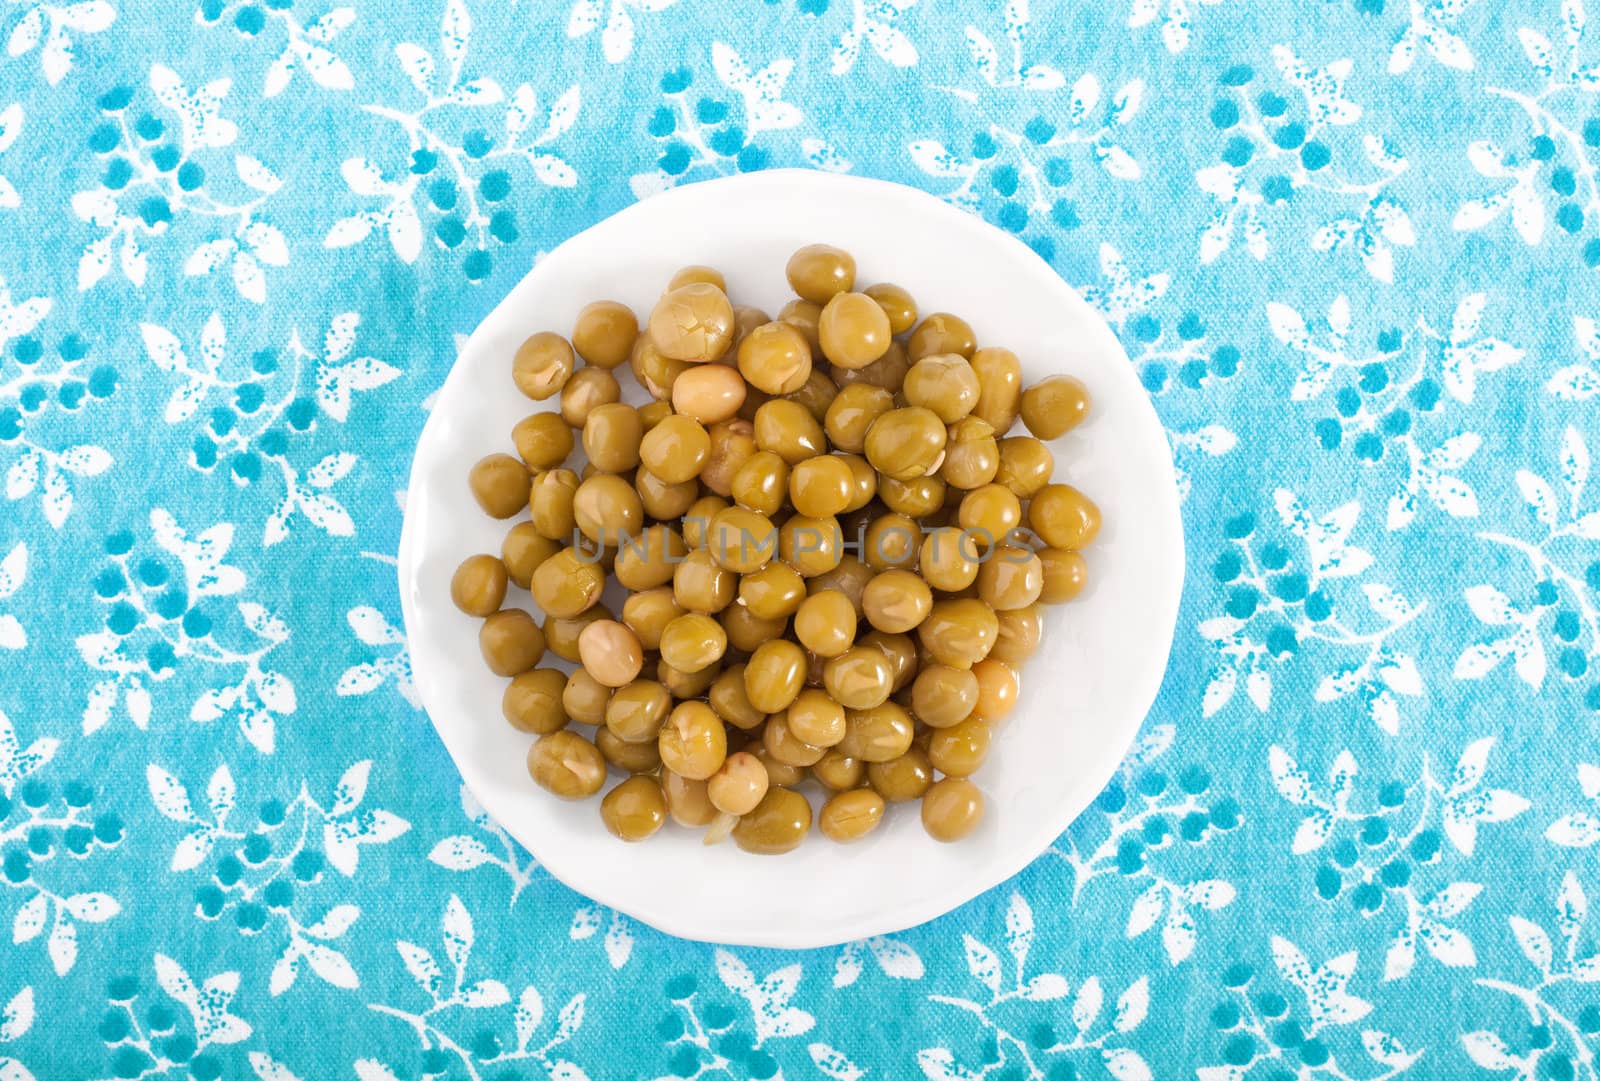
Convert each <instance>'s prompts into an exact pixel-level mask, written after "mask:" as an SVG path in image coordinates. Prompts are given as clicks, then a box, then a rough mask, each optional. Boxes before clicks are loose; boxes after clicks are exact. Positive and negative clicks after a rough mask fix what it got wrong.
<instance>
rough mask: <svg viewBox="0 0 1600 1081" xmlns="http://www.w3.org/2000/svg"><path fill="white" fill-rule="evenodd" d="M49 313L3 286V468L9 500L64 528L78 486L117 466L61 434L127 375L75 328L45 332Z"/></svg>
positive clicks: (44, 303)
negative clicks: (35, 507)
mask: <svg viewBox="0 0 1600 1081" xmlns="http://www.w3.org/2000/svg"><path fill="white" fill-rule="evenodd" d="M50 308H51V302H50V301H49V300H48V299H47V298H44V297H31V298H25V299H20V300H17V301H15V302H13V301H12V298H11V294H10V292H9V291H8V290H7V289H6V286H5V282H4V281H3V280H0V467H4V475H5V478H6V487H5V494H6V497H7V499H8V500H11V501H17V500H23V499H27V498H29V497H30V496H37V498H38V500H39V509H40V510H41V511H42V512H43V514H44V517H45V520H46V521H47V522H49V523H50V525H51V526H53V527H55V528H58V529H59V528H60V527H61V526H62V525H63V524H65V522H66V520H67V518H68V516H69V515H70V514H71V513H72V509H73V507H74V504H75V502H76V500H75V495H74V488H75V486H76V484H78V483H79V482H81V481H83V480H86V479H88V478H91V477H97V476H99V475H100V474H102V473H104V472H105V471H106V470H107V469H109V468H110V467H111V465H112V464H113V463H112V457H111V455H110V454H109V453H108V452H107V451H106V450H105V449H104V448H102V447H100V446H98V445H96V444H94V443H88V442H85V443H75V442H71V441H70V440H71V436H70V435H65V434H63V432H64V430H69V429H70V426H71V425H72V424H75V423H77V422H78V418H80V417H81V418H82V421H83V422H85V423H87V422H88V421H89V420H90V419H91V414H92V413H93V411H94V410H95V407H96V406H97V405H98V403H100V402H102V401H104V400H106V399H108V398H110V397H112V395H114V394H115V393H116V391H117V385H118V383H119V382H120V379H121V376H120V374H119V372H118V369H117V368H115V367H113V366H112V365H110V364H109V363H107V362H105V361H104V360H102V359H99V358H98V357H96V356H94V355H91V354H92V353H93V350H92V349H91V345H90V340H89V339H88V338H87V337H85V336H84V335H83V334H82V333H80V332H78V331H77V330H65V329H64V328H63V331H64V332H62V333H59V334H52V333H49V332H48V331H45V330H41V327H42V325H43V323H44V320H45V319H46V318H47V316H48V315H49V312H50ZM0 642H3V639H0Z"/></svg>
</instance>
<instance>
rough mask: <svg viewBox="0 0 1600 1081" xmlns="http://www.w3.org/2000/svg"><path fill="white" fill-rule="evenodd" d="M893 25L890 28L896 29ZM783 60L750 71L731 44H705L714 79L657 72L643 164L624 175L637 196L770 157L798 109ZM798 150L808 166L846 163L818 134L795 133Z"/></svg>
mask: <svg viewBox="0 0 1600 1081" xmlns="http://www.w3.org/2000/svg"><path fill="white" fill-rule="evenodd" d="M896 33H897V31H896ZM789 67H790V61H787V60H784V61H779V62H777V63H775V64H771V65H768V66H767V67H766V68H764V69H762V70H760V71H754V70H753V69H752V68H751V67H750V66H749V65H748V64H747V63H746V62H745V61H744V60H743V59H742V58H741V57H740V56H739V54H738V53H737V52H735V51H734V50H733V48H732V47H730V46H728V45H726V44H723V43H721V42H717V43H715V44H714V45H713V46H712V69H713V73H714V74H715V75H716V78H717V83H718V85H715V86H710V85H707V84H705V83H704V82H698V83H697V82H696V73H695V72H694V70H693V69H691V68H688V67H680V68H676V69H674V70H672V71H669V72H667V73H666V74H665V75H663V76H662V77H661V79H660V81H659V83H658V84H657V85H658V87H659V89H660V91H661V95H662V98H663V99H664V102H663V104H661V105H659V106H657V107H656V108H655V109H653V110H652V111H651V112H650V115H649V117H648V119H647V120H646V122H645V126H644V130H645V133H646V134H647V135H649V136H650V138H651V140H652V141H653V144H654V150H653V151H652V153H653V155H654V160H653V161H652V162H651V163H650V165H651V168H649V169H647V170H646V171H644V172H640V173H636V174H635V175H634V176H632V177H631V178H629V185H630V187H631V188H632V190H633V193H634V195H635V196H636V197H638V198H641V199H642V198H644V197H646V196H647V195H650V194H653V193H655V192H658V191H663V190H665V189H667V188H670V187H673V186H674V185H676V184H679V183H685V182H688V181H691V180H702V179H705V178H708V177H713V176H728V175H731V174H734V173H751V172H757V171H759V170H761V169H765V168H767V167H768V166H769V165H770V164H771V163H772V155H773V153H774V151H775V149H776V148H775V146H774V142H775V140H776V139H778V138H779V137H780V136H779V135H778V133H780V132H783V131H790V130H793V129H798V128H801V127H802V126H803V125H804V124H805V117H804V115H803V114H802V113H801V112H800V110H799V109H798V108H796V107H795V106H794V105H793V104H791V103H789V102H786V101H784V100H783V90H784V83H785V82H786V80H787V79H788V73H789ZM798 143H799V150H800V156H801V157H802V158H803V160H804V161H805V162H806V163H807V164H808V165H810V166H811V167H813V168H816V169H822V170H826V171H829V172H843V171H844V170H846V169H848V168H849V167H850V166H849V163H848V162H846V161H845V160H844V158H842V157H841V156H840V155H839V152H838V151H837V150H835V149H834V148H833V147H832V146H831V145H830V144H829V143H827V142H826V141H824V140H822V139H820V138H815V137H810V136H806V137H802V138H800V139H799V140H798Z"/></svg>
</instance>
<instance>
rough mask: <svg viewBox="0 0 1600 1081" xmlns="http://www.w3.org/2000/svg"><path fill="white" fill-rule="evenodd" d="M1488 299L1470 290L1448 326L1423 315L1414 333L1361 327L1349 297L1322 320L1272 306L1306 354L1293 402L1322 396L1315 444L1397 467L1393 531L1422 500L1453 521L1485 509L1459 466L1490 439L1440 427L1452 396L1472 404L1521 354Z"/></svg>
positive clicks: (1284, 334) (1370, 464)
mask: <svg viewBox="0 0 1600 1081" xmlns="http://www.w3.org/2000/svg"><path fill="white" fill-rule="evenodd" d="M1486 305H1487V296H1486V295H1485V294H1483V293H1475V294H1472V295H1469V296H1466V297H1463V298H1462V299H1461V300H1460V302H1459V303H1458V304H1457V305H1456V307H1455V310H1454V312H1453V313H1452V314H1451V317H1450V326H1449V330H1448V332H1444V331H1439V330H1435V329H1434V328H1433V327H1432V326H1431V325H1430V324H1429V323H1428V321H1427V320H1426V319H1424V318H1421V317H1418V318H1417V319H1416V321H1415V323H1414V325H1413V326H1412V327H1411V328H1410V329H1409V330H1402V329H1401V328H1399V327H1397V326H1394V325H1382V326H1379V327H1378V328H1376V329H1375V330H1372V331H1368V332H1367V333H1360V332H1358V331H1357V329H1356V324H1355V319H1354V316H1353V314H1352V312H1351V306H1350V302H1349V299H1348V298H1347V297H1345V296H1343V295H1340V296H1337V297H1335V298H1334V300H1333V302H1332V303H1331V304H1330V305H1329V307H1328V313H1327V315H1326V317H1325V318H1321V319H1311V318H1308V317H1307V316H1305V315H1303V314H1301V312H1299V311H1297V310H1296V309H1294V308H1291V307H1290V306H1288V305H1287V304H1281V303H1277V302H1272V303H1269V304H1268V305H1267V318H1268V322H1269V324H1270V326H1271V329H1272V333H1273V336H1274V337H1276V338H1277V339H1278V341H1279V342H1281V343H1283V344H1284V345H1285V346H1287V347H1288V348H1289V349H1290V350H1291V351H1293V352H1294V353H1297V354H1299V356H1300V370H1299V372H1298V373H1297V374H1296V376H1295V380H1294V384H1293V386H1292V388H1291V389H1290V393H1289V396H1290V399H1291V400H1292V401H1295V402H1319V403H1323V404H1322V408H1323V410H1324V415H1323V416H1321V417H1318V418H1317V419H1315V420H1314V421H1312V422H1311V434H1312V436H1313V438H1314V439H1315V440H1316V442H1317V445H1318V446H1320V447H1321V448H1322V449H1323V450H1325V451H1327V452H1329V453H1333V454H1340V455H1345V454H1348V455H1349V456H1350V458H1351V459H1352V460H1353V461H1354V462H1355V464H1356V465H1358V466H1359V467H1361V468H1363V469H1373V468H1379V467H1381V468H1383V469H1384V470H1385V471H1386V472H1390V473H1395V474H1397V480H1396V487H1395V489H1394V490H1393V493H1392V494H1391V495H1390V497H1389V500H1388V503H1387V505H1386V517H1385V524H1386V525H1387V527H1388V528H1389V529H1390V530H1391V531H1393V530H1400V529H1404V528H1406V527H1407V526H1409V525H1410V524H1411V523H1412V522H1413V521H1414V520H1415V518H1416V516H1417V514H1418V512H1419V511H1420V510H1421V509H1422V507H1423V505H1424V504H1430V505H1432V506H1433V507H1434V508H1435V509H1437V510H1439V511H1441V512H1443V513H1444V514H1446V515H1448V516H1450V517H1455V518H1463V517H1471V516H1473V515H1475V514H1477V512H1478V503H1477V495H1476V493H1475V492H1474V491H1473V490H1472V488H1471V487H1470V486H1468V484H1467V483H1466V481H1464V480H1463V479H1462V478H1461V477H1460V476H1459V475H1458V473H1457V471H1458V470H1460V469H1462V467H1464V466H1465V465H1466V464H1467V463H1468V462H1469V461H1470V460H1471V459H1472V456H1473V455H1474V454H1476V453H1477V451H1478V448H1479V447H1480V446H1481V445H1482V438H1481V437H1480V436H1479V435H1478V434H1477V433H1476V432H1470V431H1462V430H1460V429H1459V428H1458V427H1454V426H1442V425H1441V423H1440V422H1441V421H1442V420H1443V417H1442V416H1439V414H1442V413H1443V412H1444V409H1445V407H1446V406H1447V405H1448V404H1450V403H1463V404H1465V403H1470V402H1471V401H1472V399H1473V396H1474V393H1475V391H1476V389H1477V386H1478V382H1479V380H1480V379H1481V378H1483V377H1484V376H1486V375H1488V374H1489V373H1494V372H1498V371H1500V370H1501V369H1504V368H1507V367H1509V366H1511V365H1513V364H1516V363H1518V362H1519V361H1520V360H1521V359H1522V356H1523V351H1522V350H1521V349H1520V348H1518V347H1516V346H1514V345H1511V344H1510V343H1508V342H1505V341H1502V340H1500V339H1499V338H1495V337H1490V336H1487V335H1484V334H1482V333H1481V326H1482V323H1483V316H1484V310H1485V308H1486ZM1368 333H1370V334H1371V337H1368V336H1367V334H1368ZM1367 342H1371V343H1372V344H1371V345H1367V344H1366V343H1367ZM1441 427H1442V428H1443V430H1442V431H1441V430H1440V428H1441Z"/></svg>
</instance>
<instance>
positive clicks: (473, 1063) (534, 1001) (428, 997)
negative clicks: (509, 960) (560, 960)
mask: <svg viewBox="0 0 1600 1081" xmlns="http://www.w3.org/2000/svg"><path fill="white" fill-rule="evenodd" d="M414 937H418V938H421V937H422V936H414ZM476 937H477V934H476V929H475V927H474V924H473V919H472V915H471V913H470V912H468V911H467V907H466V906H465V905H464V904H462V903H461V899H460V898H459V897H456V896H454V895H451V897H450V898H449V900H448V901H447V902H446V904H445V908H444V917H443V920H442V921H441V924H440V932H439V935H438V941H439V943H440V945H441V946H442V952H436V951H435V950H433V949H430V948H428V947H427V946H423V945H419V944H416V943H413V942H409V941H400V942H398V943H397V944H396V945H397V947H398V950H399V955H400V958H401V959H402V960H403V963H404V966H405V971H406V972H407V973H409V975H410V980H411V981H414V984H413V983H409V982H407V981H406V980H404V979H402V980H401V981H400V982H399V983H396V984H394V985H393V988H392V993H393V995H394V996H395V999H396V1000H397V1001H396V1002H395V1003H394V1004H393V1005H390V1004H387V1003H384V1002H375V1003H373V1004H372V1005H371V1007H370V1008H371V1009H372V1011H373V1012H374V1013H375V1014H377V1015H378V1017H380V1018H382V1019H384V1020H383V1021H381V1022H380V1024H388V1023H391V1022H392V1023H393V1024H392V1031H393V1034H394V1037H395V1038H394V1039H391V1040H390V1041H388V1042H387V1043H386V1044H385V1046H386V1047H387V1048H393V1049H395V1050H391V1051H389V1055H391V1056H393V1055H396V1054H405V1056H406V1057H404V1058H400V1059H395V1058H393V1057H391V1058H390V1059H389V1061H387V1062H383V1063H379V1061H378V1060H376V1059H374V1060H371V1061H372V1063H373V1065H374V1067H376V1068H378V1069H382V1070H383V1071H384V1073H386V1074H387V1075H389V1076H396V1077H399V1076H408V1077H409V1076H418V1075H420V1076H423V1077H441V1076H451V1077H457V1076H468V1077H484V1078H488V1077H494V1078H498V1077H502V1076H508V1077H525V1076H529V1075H530V1074H529V1071H530V1070H531V1071H532V1072H533V1073H534V1074H537V1075H538V1076H549V1077H583V1076H597V1075H596V1074H594V1073H591V1072H586V1071H585V1070H584V1069H582V1068H581V1067H579V1066H578V1065H577V1064H575V1063H573V1062H572V1061H570V1060H568V1059H567V1058H566V1057H565V1055H566V1054H567V1053H569V1052H570V1050H571V1047H570V1044H569V1041H570V1040H572V1038H573V1037H574V1036H575V1035H577V1033H578V1032H579V1030H580V1029H581V1028H582V1026H583V1022H584V1013H585V1001H586V996H585V995H584V994H583V993H581V992H580V993H578V994H575V995H573V996H572V997H571V998H569V999H568V1000H567V1001H566V1003H565V1004H564V1005H562V1006H561V1007H560V1009H559V1010H557V1009H555V1008H553V1007H554V1003H553V1002H552V1003H551V1008H549V1009H546V1004H545V998H544V996H543V995H542V994H541V993H540V992H539V990H538V989H537V988H535V987H532V986H525V987H523V988H522V989H521V991H520V992H519V993H518V994H517V996H516V998H515V1000H513V998H512V991H511V989H510V988H509V987H507V986H506V985H505V984H504V983H502V982H501V981H500V980H498V979H493V978H489V977H485V976H480V975H477V974H476V972H474V964H473V957H472V949H473V942H474V940H475V939H476ZM397 967H398V966H397ZM469 973H472V974H471V975H469ZM347 986H351V987H354V986H355V980H354V974H353V973H352V975H351V982H350V983H349V984H348V985H347ZM419 1000H420V1001H422V1002H426V1006H424V1007H422V1008H420V1009H417V1008H414V1007H416V1006H417V1005H418V1002H419ZM404 1033H409V1036H403V1035H402V1034H404ZM413 1038H414V1040H415V1043H414V1044H413V1045H412V1050H411V1051H410V1052H409V1053H405V1052H400V1051H399V1050H398V1049H399V1048H403V1047H405V1046H406V1045H407V1044H408V1043H410V1042H411V1041H412V1039H413ZM402 1063H403V1065H402ZM491 1063H492V1064H495V1066H496V1067H497V1068H503V1069H504V1070H505V1072H504V1073H501V1072H491V1071H487V1070H485V1069H484V1067H485V1066H486V1065H488V1064H491Z"/></svg>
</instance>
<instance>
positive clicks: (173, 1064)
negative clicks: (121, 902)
mask: <svg viewBox="0 0 1600 1081" xmlns="http://www.w3.org/2000/svg"><path fill="white" fill-rule="evenodd" d="M154 967H155V980H154V981H153V982H154V984H155V988H154V989H152V992H151V993H146V991H145V989H144V988H143V987H141V986H140V980H139V978H138V977H136V976H133V975H123V976H116V977H113V978H112V980H111V982H110V984H109V985H108V986H107V989H106V999H107V1003H108V1005H107V1008H106V1010H105V1012H104V1013H103V1014H101V1016H100V1021H99V1024H98V1025H97V1026H96V1030H95V1031H96V1034H97V1035H98V1036H99V1038H100V1040H101V1042H103V1043H104V1044H105V1050H106V1055H107V1060H108V1062H109V1069H110V1071H111V1076H113V1077H121V1078H139V1077H148V1076H162V1077H172V1078H188V1079H190V1081H217V1079H218V1078H220V1077H221V1076H222V1062H223V1061H224V1060H225V1059H226V1058H230V1057H231V1053H230V1052H228V1051H225V1050H223V1049H224V1048H227V1047H229V1046H230V1045H233V1044H238V1043H242V1042H243V1041H245V1040H248V1039H249V1038H250V1037H251V1035H252V1032H253V1030H252V1029H251V1027H250V1023H249V1022H248V1021H246V1020H244V1018H242V1017H239V1016H238V1015H237V1014H235V1013H234V1012H233V1000H234V997H235V996H236V995H237V993H238V990H239V984H240V980H239V973H238V972H223V973H218V974H216V975H214V976H211V977H209V978H206V979H199V978H195V977H191V976H190V975H189V973H187V972H185V971H184V969H183V966H182V965H180V964H179V963H178V962H177V961H175V960H173V959H172V958H170V957H167V956H165V955H164V954H160V953H158V954H156V955H155V959H154ZM154 990H159V992H160V994H161V995H163V996H165V997H162V998H156V997H154V994H153V991H154ZM141 1000H144V1001H145V1003H146V1004H145V1005H144V1006H143V1007H142V1008H141V1007H140V1005H139V1004H140V1002H141ZM258 1058H259V1059H260V1060H264V1061H266V1062H269V1063H270V1061H271V1060H269V1059H267V1058H266V1056H265V1055H261V1056H258ZM273 1065H274V1066H275V1065H276V1064H275V1063H274V1064H273Z"/></svg>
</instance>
